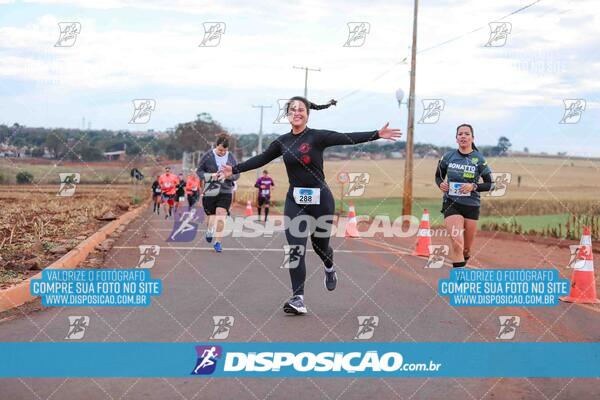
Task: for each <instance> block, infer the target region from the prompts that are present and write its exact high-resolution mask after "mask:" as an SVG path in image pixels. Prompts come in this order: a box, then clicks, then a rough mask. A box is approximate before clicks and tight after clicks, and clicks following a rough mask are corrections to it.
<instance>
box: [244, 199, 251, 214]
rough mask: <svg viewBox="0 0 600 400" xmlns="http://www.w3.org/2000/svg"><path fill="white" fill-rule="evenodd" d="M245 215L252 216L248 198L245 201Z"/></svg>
mask: <svg viewBox="0 0 600 400" xmlns="http://www.w3.org/2000/svg"><path fill="white" fill-rule="evenodd" d="M245 215H246V217H251V216H252V203H250V200H248V201H247V202H246V212H245Z"/></svg>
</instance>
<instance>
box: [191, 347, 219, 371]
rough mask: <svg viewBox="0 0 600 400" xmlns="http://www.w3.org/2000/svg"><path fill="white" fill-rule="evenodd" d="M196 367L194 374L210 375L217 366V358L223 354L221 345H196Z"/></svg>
mask: <svg viewBox="0 0 600 400" xmlns="http://www.w3.org/2000/svg"><path fill="white" fill-rule="evenodd" d="M196 354H197V355H198V359H197V360H196V367H195V368H194V370H193V371H192V375H210V374H212V373H213V372H215V369H216V368H217V359H220V358H221V356H222V355H223V350H222V348H221V346H196Z"/></svg>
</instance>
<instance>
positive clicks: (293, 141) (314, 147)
mask: <svg viewBox="0 0 600 400" xmlns="http://www.w3.org/2000/svg"><path fill="white" fill-rule="evenodd" d="M377 139H379V131H369V132H351V133H340V132H335V131H328V130H321V129H311V128H308V127H307V128H306V129H305V130H304V131H302V133H299V134H297V135H294V134H293V133H292V132H291V131H290V132H288V133H286V134H284V135H281V136H279V137H278V138H277V139H275V140H274V141H273V142H272V143H271V144H270V145H269V147H268V148H267V149H266V150H265V151H264V152H262V153H261V154H259V155H257V156H255V157H252V158H250V159H249V160H246V161H244V162H243V163H240V164H238V165H236V166H234V167H233V173H234V174H237V173H240V172H245V171H249V170H252V169H256V168H260V167H262V166H263V165H265V164H267V163H268V162H270V161H272V160H274V159H275V158H277V157H279V156H283V162H284V164H285V169H286V170H287V174H288V179H289V182H290V186H292V187H312V188H316V187H319V188H320V187H325V186H327V184H326V183H325V174H324V173H323V151H324V150H325V149H326V148H327V147H330V146H338V145H351V144H358V143H364V142H369V141H372V140H377Z"/></svg>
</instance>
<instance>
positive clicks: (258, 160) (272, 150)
mask: <svg viewBox="0 0 600 400" xmlns="http://www.w3.org/2000/svg"><path fill="white" fill-rule="evenodd" d="M280 155H281V146H280V145H279V142H278V141H277V140H274V141H273V142H271V144H270V145H269V147H267V149H266V150H265V151H263V152H262V153H260V154H258V155H256V156H254V157H252V158H250V159H248V160H246V161H244V162H242V163H239V164H237V165H235V166H233V167H232V166H231V165H225V166H223V171H222V173H223V175H224V177H225V178H229V177H230V176H231V175H232V174H240V173H242V172H246V171H250V170H252V169H256V168H260V167H262V166H263V165H265V164H267V163H269V162H271V161H273V160H274V159H276V158H277V157H279V156H280Z"/></svg>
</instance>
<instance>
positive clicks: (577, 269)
mask: <svg viewBox="0 0 600 400" xmlns="http://www.w3.org/2000/svg"><path fill="white" fill-rule="evenodd" d="M573 268H574V269H573V273H572V274H571V292H570V293H569V295H568V296H566V297H560V300H562V301H566V302H569V303H589V304H598V303H600V300H598V299H597V298H596V278H595V276H594V258H593V256H592V235H591V233H590V227H589V226H584V227H583V235H582V236H581V241H580V242H579V249H578V250H577V256H576V259H575V262H574V263H573Z"/></svg>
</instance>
